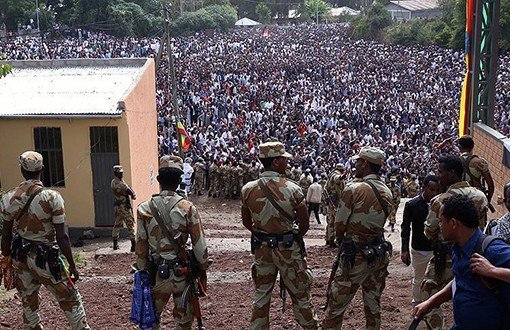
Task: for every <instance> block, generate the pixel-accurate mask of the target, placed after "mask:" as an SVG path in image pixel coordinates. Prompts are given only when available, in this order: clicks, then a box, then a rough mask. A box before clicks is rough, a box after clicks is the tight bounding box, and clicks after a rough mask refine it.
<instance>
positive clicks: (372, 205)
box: [322, 147, 392, 329]
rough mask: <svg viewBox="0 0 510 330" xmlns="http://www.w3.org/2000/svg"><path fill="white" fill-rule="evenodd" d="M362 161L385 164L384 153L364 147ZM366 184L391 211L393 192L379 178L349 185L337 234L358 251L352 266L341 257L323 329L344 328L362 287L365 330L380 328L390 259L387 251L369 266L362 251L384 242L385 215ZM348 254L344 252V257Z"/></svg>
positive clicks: (342, 199) (340, 208) (372, 176)
mask: <svg viewBox="0 0 510 330" xmlns="http://www.w3.org/2000/svg"><path fill="white" fill-rule="evenodd" d="M359 158H364V159H366V160H367V161H370V162H374V163H376V162H377V163H376V164H379V165H382V164H383V163H384V153H382V151H380V150H378V149H376V148H372V147H368V148H367V147H363V148H362V149H361V151H360V154H359ZM367 182H371V183H372V184H373V185H374V186H375V188H376V189H377V191H379V193H380V195H381V198H382V199H383V203H384V204H385V205H387V208H388V211H391V210H392V195H391V191H390V189H389V188H388V187H387V186H386V185H385V184H384V182H383V181H382V180H381V178H380V177H379V176H378V175H375V174H369V175H366V176H365V177H363V178H362V179H361V180H357V181H355V182H351V183H349V184H348V185H347V186H346V187H345V189H344V190H343V192H342V194H341V196H340V201H339V206H338V210H337V213H336V218H335V233H336V237H337V238H338V239H339V240H340V239H343V240H344V242H345V241H346V240H347V239H350V240H352V243H353V247H354V248H355V251H356V252H355V255H354V260H353V262H352V264H349V262H348V261H347V259H346V258H341V261H340V265H339V267H338V269H337V271H336V274H335V279H334V281H333V283H332V286H331V291H330V292H329V293H328V295H329V304H328V306H327V309H326V315H325V318H324V322H323V323H322V329H341V328H342V322H343V316H344V312H345V309H346V308H347V306H348V305H349V303H350V301H351V300H352V298H354V295H355V294H356V292H357V291H358V289H359V287H360V286H361V287H362V291H363V303H364V306H365V317H366V326H365V328H366V329H380V327H381V307H380V299H381V294H382V292H383V290H384V287H385V283H386V277H387V276H388V270H387V267H388V263H389V256H388V253H387V252H385V253H384V255H383V256H381V257H377V258H376V259H375V260H374V261H372V263H371V264H370V265H369V264H368V262H367V260H366V258H365V257H364V256H363V255H362V254H361V253H360V252H359V251H360V249H361V248H362V247H365V246H368V245H373V243H372V242H374V241H375V240H381V238H382V237H383V232H384V223H385V222H386V216H385V214H384V211H383V207H382V205H381V203H380V202H379V200H378V199H377V197H376V194H375V193H374V191H373V190H372V188H371V186H370V185H369V184H368V183H367ZM345 254H346V250H345V249H344V250H343V255H344V256H345Z"/></svg>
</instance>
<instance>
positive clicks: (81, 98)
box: [0, 60, 145, 118]
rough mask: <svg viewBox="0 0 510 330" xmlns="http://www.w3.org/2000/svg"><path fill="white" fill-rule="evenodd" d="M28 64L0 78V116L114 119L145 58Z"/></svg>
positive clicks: (21, 65) (20, 65) (18, 65)
mask: <svg viewBox="0 0 510 330" xmlns="http://www.w3.org/2000/svg"><path fill="white" fill-rule="evenodd" d="M104 61H108V60H104ZM30 62H31V63H28V62H25V63H17V62H11V63H12V64H13V66H14V68H13V70H12V73H11V74H9V75H7V76H6V77H4V78H2V79H0V99H1V100H2V102H1V103H0V117H4V118H6V117H13V118H15V117H53V118H54V117H119V116H120V115H121V113H122V110H123V105H124V103H123V102H121V101H123V97H124V95H125V93H126V92H127V91H128V90H129V89H130V86H131V85H132V84H133V83H134V81H136V80H137V79H138V77H139V75H140V74H141V72H142V68H143V64H144V63H145V60H144V61H138V63H137V62H133V61H128V62H124V63H125V64H126V65H125V66H124V65H121V64H122V63H123V62H122V61H118V60H117V61H116V62H109V63H110V64H107V65H108V66H104V64H106V63H105V62H100V61H92V62H91V61H88V62H87V61H82V62H79V60H76V61H69V60H67V61H66V62H64V63H62V62H61V63H58V61H46V62H45V61H30ZM35 62H41V63H42V64H41V63H35ZM44 62H45V63H44ZM137 64H138V65H137Z"/></svg>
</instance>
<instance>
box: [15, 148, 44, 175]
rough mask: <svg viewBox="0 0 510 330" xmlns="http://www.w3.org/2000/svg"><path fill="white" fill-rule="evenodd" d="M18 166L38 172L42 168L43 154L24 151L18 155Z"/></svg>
mask: <svg viewBox="0 0 510 330" xmlns="http://www.w3.org/2000/svg"><path fill="white" fill-rule="evenodd" d="M19 166H20V167H21V168H22V169H24V170H25V171H28V172H39V171H41V170H42V169H43V167H44V166H43V156H42V155H41V154H40V153H38V152H35V151H25V152H24V153H22V154H21V156H19Z"/></svg>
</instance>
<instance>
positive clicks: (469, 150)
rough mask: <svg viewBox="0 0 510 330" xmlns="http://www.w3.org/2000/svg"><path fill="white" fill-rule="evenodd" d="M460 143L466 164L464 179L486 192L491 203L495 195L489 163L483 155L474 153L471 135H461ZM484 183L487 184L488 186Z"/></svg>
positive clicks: (464, 163)
mask: <svg viewBox="0 0 510 330" xmlns="http://www.w3.org/2000/svg"><path fill="white" fill-rule="evenodd" d="M458 144H459V147H460V151H461V157H462V159H463V166H464V174H463V176H462V180H464V181H467V182H469V185H470V186H471V187H475V188H477V189H480V190H482V191H484V192H486V196H487V200H488V202H489V203H490V202H491V200H492V196H493V195H494V180H493V179H492V175H491V172H490V170H489V163H487V161H486V160H485V159H483V158H482V157H480V156H477V155H474V154H473V148H474V147H475V142H474V141H473V138H472V137H471V136H469V135H464V136H462V137H460V138H459V140H458ZM482 179H483V181H484V182H482ZM484 183H485V184H487V188H486V187H485V184H484Z"/></svg>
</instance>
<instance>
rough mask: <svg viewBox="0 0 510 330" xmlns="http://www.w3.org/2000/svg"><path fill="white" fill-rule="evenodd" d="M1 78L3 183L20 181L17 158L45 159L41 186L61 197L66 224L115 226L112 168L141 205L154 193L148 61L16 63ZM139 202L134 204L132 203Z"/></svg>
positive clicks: (151, 68) (151, 70) (151, 83)
mask: <svg viewBox="0 0 510 330" xmlns="http://www.w3.org/2000/svg"><path fill="white" fill-rule="evenodd" d="M11 64H12V65H13V71H12V74H9V75H7V76H6V77H4V78H2V79H0V100H2V101H1V102H0V148H1V154H2V157H0V180H1V187H2V189H4V190H7V189H10V188H12V187H15V186H17V185H18V184H19V183H20V182H21V181H22V180H23V178H22V176H21V173H20V170H19V165H18V162H17V159H18V157H19V155H20V154H21V153H22V152H24V151H26V150H31V149H32V150H36V151H39V152H40V153H41V154H42V155H43V156H44V165H45V170H44V173H43V181H44V184H45V186H48V187H53V188H54V189H55V190H57V191H59V192H60V193H61V194H62V196H63V197H64V200H65V208H66V213H67V221H68V224H69V226H70V227H73V229H75V230H78V229H81V228H91V227H92V228H94V227H96V228H97V227H110V226H113V224H114V214H113V196H112V193H111V190H110V182H111V180H112V178H113V171H112V166H113V165H115V164H121V165H122V166H123V167H124V179H125V180H126V182H127V183H128V184H130V185H131V186H132V187H133V189H134V190H135V192H136V193H137V195H138V198H139V199H138V200H137V201H135V202H136V203H137V202H140V201H143V200H145V199H148V198H149V197H150V196H151V195H152V194H153V193H156V192H157V191H158V186H157V181H156V180H155V178H156V175H157V169H158V166H157V165H158V149H157V148H158V147H157V127H156V123H157V112H156V99H155V95H156V94H155V68H154V61H153V60H152V59H111V60H99V59H74V60H53V61H15V62H11ZM135 206H136V205H135Z"/></svg>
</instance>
